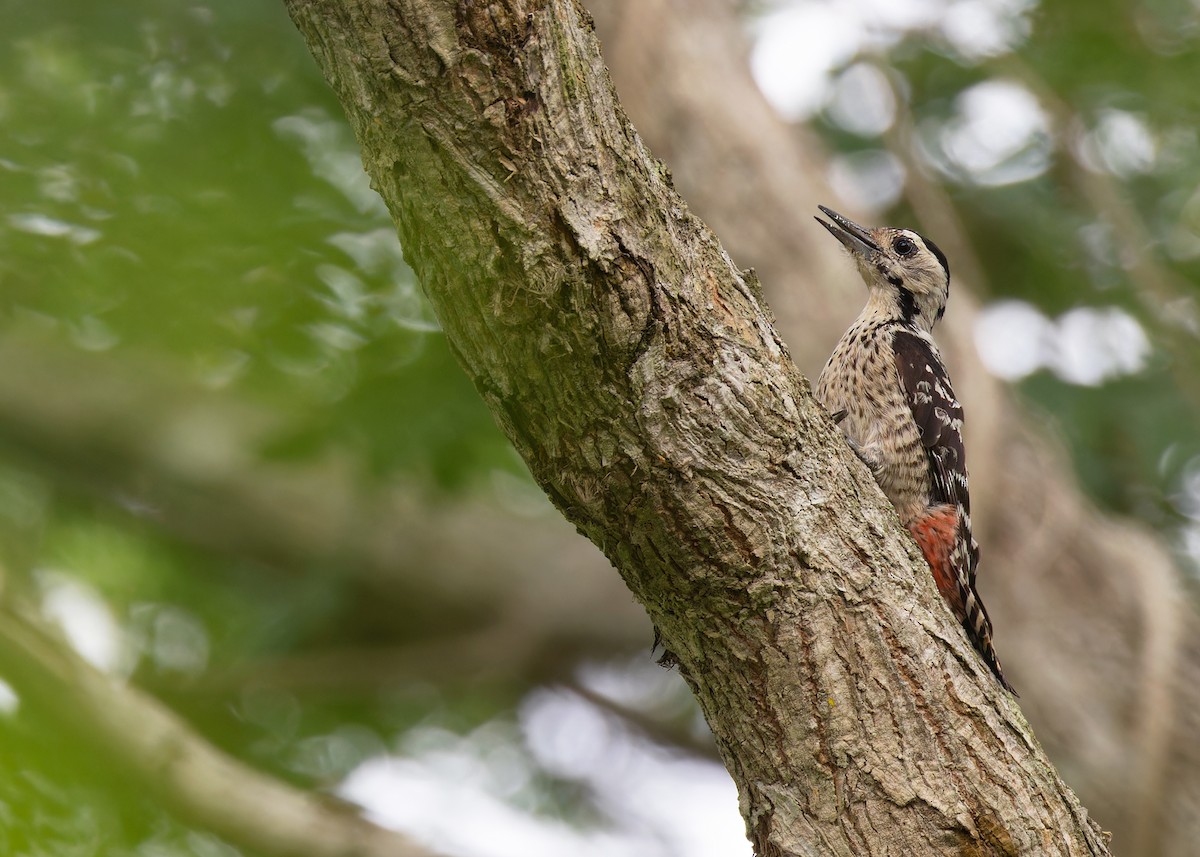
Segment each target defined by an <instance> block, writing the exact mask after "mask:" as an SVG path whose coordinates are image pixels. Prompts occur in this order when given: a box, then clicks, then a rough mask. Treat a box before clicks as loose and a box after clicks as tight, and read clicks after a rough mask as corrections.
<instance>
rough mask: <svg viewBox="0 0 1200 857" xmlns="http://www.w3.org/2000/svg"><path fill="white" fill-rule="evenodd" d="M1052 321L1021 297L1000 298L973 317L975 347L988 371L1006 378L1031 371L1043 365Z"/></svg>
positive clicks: (1052, 324) (1050, 335) (1050, 334)
mask: <svg viewBox="0 0 1200 857" xmlns="http://www.w3.org/2000/svg"><path fill="white" fill-rule="evenodd" d="M1053 335H1054V322H1052V321H1051V320H1050V319H1048V318H1046V316H1045V315H1043V314H1042V312H1041V311H1040V310H1039V309H1037V308H1036V307H1034V306H1033V305H1032V304H1028V303H1026V302H1025V301H1000V302H998V303H994V304H991V305H989V306H987V307H984V308H983V309H982V310H981V311H980V312H979V315H978V316H976V317H975V349H976V350H977V351H978V352H979V358H980V359H981V360H982V361H983V365H984V366H986V367H987V369H988V371H989V372H991V373H992V374H993V375H995V376H997V377H998V378H1003V379H1005V380H1006V381H1017V380H1019V379H1021V378H1024V377H1026V376H1028V375H1032V374H1033V373H1034V372H1036V371H1038V370H1039V369H1041V368H1042V367H1043V366H1044V365H1045V359H1046V353H1047V344H1048V343H1049V341H1050V340H1051V337H1052V336H1053Z"/></svg>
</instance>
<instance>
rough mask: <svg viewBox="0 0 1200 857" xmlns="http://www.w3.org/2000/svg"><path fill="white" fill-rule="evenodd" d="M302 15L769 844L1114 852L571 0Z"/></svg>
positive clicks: (454, 307) (471, 352)
mask: <svg viewBox="0 0 1200 857" xmlns="http://www.w3.org/2000/svg"><path fill="white" fill-rule="evenodd" d="M287 5H288V8H289V10H290V12H291V14H292V17H293V19H294V20H295V22H296V24H297V26H298V27H299V29H300V30H301V32H302V33H303V34H304V36H305V38H306V39H307V41H308V44H309V46H310V48H311V50H312V52H313V55H314V56H315V57H316V59H317V61H318V63H319V64H320V66H321V68H322V70H323V71H324V73H325V76H326V78H327V79H328V80H329V81H330V83H331V85H332V86H333V88H334V90H335V91H336V93H337V95H338V97H339V99H340V100H341V102H342V104H343V106H344V108H345V110H346V113H347V115H348V117H349V118H350V121H351V124H352V125H353V127H354V129H355V132H356V134H357V137H358V140H359V142H360V144H361V146H362V151H363V161H364V164H365V165H366V168H367V171H368V173H369V174H370V175H371V177H372V180H373V182H374V184H375V187H376V189H377V190H378V191H379V193H380V194H381V195H382V197H383V198H384V200H385V201H386V202H387V204H388V207H389V209H390V210H391V212H392V215H393V217H394V218H395V220H396V223H397V226H398V228H399V232H400V237H401V241H402V243H403V245H404V248H405V253H406V257H407V259H408V260H409V262H410V264H411V265H412V267H413V269H414V270H415V271H416V273H417V276H418V277H419V278H420V280H421V282H422V284H423V286H424V288H425V290H426V293H427V294H428V296H429V299H430V300H431V302H432V303H433V305H434V307H435V309H436V311H437V313H438V317H439V319H440V320H441V323H442V326H443V328H444V329H445V332H446V337H447V340H448V341H449V342H450V344H451V346H452V348H453V349H454V350H455V352H456V354H457V355H458V358H459V360H460V361H461V363H462V365H463V367H464V369H465V370H466V371H467V372H468V373H469V374H470V376H471V378H472V379H473V381H474V383H475V385H476V387H477V388H478V390H479V392H480V394H481V395H482V396H483V397H484V399H485V400H486V402H487V403H488V406H489V407H490V408H491V410H492V412H493V413H494V414H495V416H496V419H497V421H498V422H499V424H500V425H501V427H502V428H503V429H504V431H505V433H506V434H507V435H508V437H509V438H510V439H511V440H512V442H513V444H514V446H515V447H516V448H517V450H518V452H519V453H520V454H521V455H522V457H523V458H524V459H525V461H526V462H527V463H528V465H529V468H530V470H531V472H532V473H533V475H534V477H535V478H536V479H537V481H538V483H539V484H540V485H541V486H542V487H543V488H544V489H545V490H546V492H547V494H548V495H549V496H550V497H551V499H552V500H553V501H554V503H555V505H556V506H557V507H558V508H559V509H560V510H561V511H562V512H563V514H564V515H566V516H567V518H568V519H569V520H571V521H572V522H573V523H574V524H575V525H576V526H577V527H578V528H579V529H580V530H581V531H582V532H583V533H584V534H585V535H587V536H588V537H589V538H590V539H592V540H593V541H594V542H596V544H598V545H600V547H601V548H602V549H603V550H604V551H605V553H606V554H607V555H608V557H609V558H610V559H611V560H612V562H613V564H614V565H615V566H616V567H617V569H618V570H619V571H620V573H621V575H622V577H623V578H624V580H625V581H626V583H627V584H628V586H629V588H630V589H631V590H632V591H633V593H634V595H635V596H636V597H637V598H638V600H639V601H640V602H641V603H642V604H643V605H644V606H645V607H646V610H647V612H648V613H649V614H650V616H651V618H652V620H653V621H654V623H655V625H656V626H657V627H658V629H659V630H660V632H661V634H662V638H663V641H664V643H665V645H666V646H667V647H668V648H669V649H670V650H671V651H672V652H673V653H674V654H675V656H676V657H677V658H678V661H679V665H680V669H681V671H682V672H683V674H684V675H685V677H686V678H687V679H688V681H689V683H690V684H691V686H692V688H693V690H694V691H695V693H696V697H697V699H698V700H699V702H700V705H701V707H702V708H703V710H704V713H705V715H706V717H707V718H708V722H709V725H710V726H711V727H712V730H713V733H714V735H715V736H716V739H717V742H718V745H719V746H720V748H721V752H722V756H723V758H724V760H725V762H726V765H727V767H728V768H729V770H730V773H731V774H732V776H733V778H734V780H735V781H736V783H737V785H738V788H739V792H740V795H741V806H742V811H743V814H744V816H745V818H746V822H747V827H748V831H749V833H750V836H751V839H752V840H753V842H754V844H755V847H756V849H757V851H758V853H759V854H760V855H764V857H766V856H767V855H770V857H776V855H824V854H839V855H843V854H844V855H876V854H880V855H882V854H905V855H924V854H998V855H1008V854H1039V855H1042V854H1105V853H1107V849H1106V847H1105V845H1104V843H1103V837H1102V835H1101V834H1100V832H1099V830H1098V828H1097V827H1096V825H1095V824H1094V823H1093V822H1091V821H1090V820H1089V819H1088V818H1087V815H1086V812H1085V811H1084V810H1083V809H1082V807H1081V806H1080V805H1079V804H1078V802H1077V801H1076V799H1075V798H1074V796H1073V795H1072V794H1071V792H1070V791H1069V790H1068V789H1067V788H1066V787H1065V786H1064V785H1063V784H1062V782H1061V780H1060V779H1059V778H1058V776H1057V774H1056V773H1055V771H1054V769H1053V768H1052V766H1051V765H1050V764H1049V762H1047V761H1046V759H1045V758H1044V756H1043V755H1042V753H1041V751H1040V749H1039V747H1038V745H1037V743H1036V741H1035V740H1034V738H1033V736H1032V734H1031V733H1030V731H1029V728H1028V725H1027V724H1026V722H1025V720H1024V718H1023V717H1022V716H1021V714H1020V711H1019V709H1018V708H1017V706H1016V704H1015V702H1014V701H1013V700H1012V699H1011V698H1010V697H1008V696H1007V695H1006V694H1005V693H1004V692H1003V691H1002V690H1000V689H999V687H998V686H997V685H996V684H995V683H994V681H993V680H992V678H991V676H990V674H989V673H988V671H987V669H986V667H984V666H983V665H982V664H981V663H980V662H979V661H978V659H977V658H976V657H975V656H974V654H973V652H972V650H971V649H970V647H969V644H968V643H967V642H966V639H965V637H964V636H963V635H962V633H961V631H960V630H959V628H958V627H957V626H956V624H955V623H954V621H953V619H952V618H951V617H950V615H949V613H948V612H947V611H946V609H945V608H944V606H943V605H942V604H941V602H940V601H939V600H938V597H937V594H936V592H935V590H934V588H933V586H932V585H931V579H930V575H929V574H928V571H927V569H925V568H924V566H923V565H922V561H921V559H920V557H919V555H918V554H917V552H916V549H915V546H914V545H913V544H912V543H911V542H910V540H909V539H908V537H907V536H906V535H905V534H904V533H903V532H902V530H901V528H900V526H899V523H898V521H897V520H896V517H895V514H894V512H893V511H892V510H891V508H890V507H889V506H888V505H887V502H886V500H885V499H884V498H883V496H882V494H881V493H880V492H879V491H878V489H877V488H876V486H875V485H874V483H873V482H872V481H871V478H870V476H869V474H867V472H866V471H865V469H864V468H863V467H862V466H861V465H859V463H858V462H857V460H856V459H855V458H854V457H853V455H852V454H850V452H849V451H848V449H847V448H846V446H845V444H844V443H842V442H841V440H840V438H839V437H838V434H837V431H836V429H835V428H834V427H833V425H832V423H831V422H830V420H829V418H828V417H827V416H826V415H825V414H824V413H823V412H822V410H821V409H820V408H819V406H817V404H816V403H815V402H814V400H813V398H812V395H811V391H810V389H809V386H808V383H807V381H806V380H805V379H804V378H803V377H802V376H801V375H800V373H799V372H798V371H797V370H796V368H795V367H794V366H793V364H792V361H791V359H790V357H789V356H788V353H787V350H786V349H785V348H784V346H783V345H782V343H781V341H780V340H779V338H778V336H777V335H776V334H775V331H774V329H773V327H772V323H771V318H770V314H769V311H768V309H767V308H766V306H765V305H764V304H763V302H762V299H761V296H760V293H759V290H758V288H757V284H756V282H755V279H754V277H753V275H751V274H749V273H748V272H744V271H739V270H738V269H737V268H736V267H735V266H734V265H733V264H732V262H731V261H730V259H729V258H728V256H727V255H726V254H725V253H724V251H723V250H722V249H721V246H720V244H719V243H718V241H717V239H716V237H715V236H714V235H713V234H712V233H711V231H710V230H709V229H708V228H707V227H705V225H704V224H703V223H701V222H700V221H699V220H698V219H697V218H695V217H694V216H693V215H692V214H691V213H690V212H689V211H688V209H687V206H686V204H685V203H684V202H683V200H682V199H680V198H679V196H678V195H677V194H676V192H675V191H674V189H673V187H672V185H671V180H670V177H669V175H668V173H667V171H666V170H665V169H664V168H663V166H662V165H661V164H660V163H658V162H657V161H656V160H655V159H654V158H653V157H652V156H651V154H650V153H649V152H648V151H647V150H646V148H645V146H644V145H643V144H642V142H641V140H640V138H639V137H638V135H637V132H636V131H635V130H634V129H633V127H632V126H631V125H630V124H629V122H628V120H627V119H626V118H625V116H624V113H623V112H622V110H621V109H620V106H619V104H618V103H617V101H616V96H615V95H614V92H613V89H612V86H611V83H610V81H609V78H608V73H607V71H606V70H605V67H604V65H603V62H602V60H601V58H600V52H599V46H598V44H597V42H596V38H595V35H594V33H593V29H592V24H591V21H590V19H589V18H588V16H587V13H586V12H584V11H583V9H582V8H581V7H580V6H579V5H578V3H577V2H574V0H495V2H486V0H477V2H475V1H473V0H461V2H454V0H288V2H287Z"/></svg>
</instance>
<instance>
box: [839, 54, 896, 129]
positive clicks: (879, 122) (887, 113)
mask: <svg viewBox="0 0 1200 857" xmlns="http://www.w3.org/2000/svg"><path fill="white" fill-rule="evenodd" d="M828 113H829V118H830V119H831V120H832V121H833V122H834V123H835V124H837V125H838V126H840V127H841V128H844V129H845V130H847V131H849V132H850V133H852V134H857V135H859V136H860V137H878V136H879V135H880V134H882V133H883V132H884V131H886V130H887V129H888V128H891V127H892V123H893V122H895V121H896V95H895V93H894V92H893V91H892V83H891V81H889V80H888V77H887V75H886V74H884V72H883V70H882V69H880V68H879V66H877V65H874V64H872V63H866V62H860V63H855V64H854V65H852V66H850V67H849V68H848V69H846V70H845V71H844V72H842V73H841V74H840V75H838V78H837V80H836V81H835V82H834V84H833V98H832V100H831V101H830V103H829V107H828Z"/></svg>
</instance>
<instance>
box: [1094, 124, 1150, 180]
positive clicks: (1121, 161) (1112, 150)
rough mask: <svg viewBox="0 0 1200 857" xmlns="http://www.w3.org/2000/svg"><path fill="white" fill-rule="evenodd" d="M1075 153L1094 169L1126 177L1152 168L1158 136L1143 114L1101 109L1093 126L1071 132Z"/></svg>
mask: <svg viewBox="0 0 1200 857" xmlns="http://www.w3.org/2000/svg"><path fill="white" fill-rule="evenodd" d="M1074 142H1075V146H1074V151H1075V156H1076V157H1077V158H1079V162H1080V163H1082V164H1083V165H1084V166H1085V167H1087V168H1088V169H1090V170H1092V171H1094V172H1108V173H1112V174H1113V175H1115V176H1118V177H1120V178H1129V177H1130V176H1134V175H1138V174H1139V173H1147V172H1150V171H1151V170H1152V169H1154V166H1155V164H1156V163H1157V160H1158V140H1157V139H1156V138H1155V136H1154V134H1153V133H1152V132H1151V130H1150V126H1149V125H1148V124H1147V123H1146V119H1145V117H1143V116H1141V115H1139V114H1137V113H1129V112H1127V111H1124V110H1105V111H1103V112H1102V113H1101V114H1100V118H1099V120H1098V121H1097V122H1096V127H1095V128H1093V129H1092V130H1090V131H1083V132H1082V133H1079V134H1077V135H1075V141H1074Z"/></svg>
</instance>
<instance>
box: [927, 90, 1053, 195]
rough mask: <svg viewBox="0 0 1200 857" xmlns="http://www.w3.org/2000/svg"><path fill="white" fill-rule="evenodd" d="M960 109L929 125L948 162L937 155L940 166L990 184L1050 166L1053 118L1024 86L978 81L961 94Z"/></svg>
mask: <svg viewBox="0 0 1200 857" xmlns="http://www.w3.org/2000/svg"><path fill="white" fill-rule="evenodd" d="M955 113H956V115H955V116H954V117H953V118H951V119H950V120H949V121H948V122H946V123H944V124H941V125H940V126H938V127H935V126H931V125H929V124H926V125H925V127H924V130H925V131H926V133H927V135H928V136H933V137H934V138H935V139H936V141H937V142H936V145H937V148H938V149H940V153H941V154H942V155H943V156H944V157H945V159H946V160H947V161H948V162H949V163H948V164H946V163H937V161H938V160H939V159H938V158H937V157H936V155H935V157H934V161H935V165H936V166H939V167H940V168H942V169H943V170H946V169H947V168H949V169H948V171H949V172H950V173H951V174H952V175H953V174H955V173H963V174H965V178H967V179H968V180H970V181H972V182H974V183H975V184H981V185H991V186H995V185H1004V184H1013V183H1015V182H1021V181H1025V180H1027V179H1031V178H1034V177H1035V176H1038V175H1041V174H1042V173H1043V172H1045V171H1046V169H1047V167H1049V165H1050V152H1051V150H1052V148H1053V141H1052V139H1051V136H1050V122H1049V119H1048V118H1047V117H1046V114H1045V112H1044V111H1043V110H1042V108H1041V105H1039V104H1038V101H1037V99H1036V98H1035V97H1034V96H1033V93H1031V92H1030V91H1029V90H1028V89H1026V88H1025V87H1023V86H1021V85H1019V84H1016V83H1012V82H1010V81H1003V80H991V81H986V82H984V83H980V84H977V85H975V86H973V87H971V88H970V89H967V90H964V91H963V92H962V93H961V94H960V95H959V96H958V98H957V100H956V102H955ZM931 131H932V132H933V133H932V134H929V132H931ZM926 154H927V155H928V154H931V153H929V152H926Z"/></svg>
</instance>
